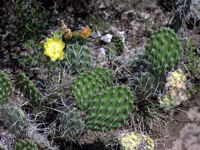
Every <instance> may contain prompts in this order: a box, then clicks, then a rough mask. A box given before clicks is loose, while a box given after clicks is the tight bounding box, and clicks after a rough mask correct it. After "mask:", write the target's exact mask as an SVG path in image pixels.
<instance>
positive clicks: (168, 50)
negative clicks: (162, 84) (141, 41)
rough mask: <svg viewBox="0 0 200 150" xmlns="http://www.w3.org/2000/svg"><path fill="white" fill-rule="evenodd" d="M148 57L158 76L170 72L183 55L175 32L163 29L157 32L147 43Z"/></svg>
mask: <svg viewBox="0 0 200 150" xmlns="http://www.w3.org/2000/svg"><path fill="white" fill-rule="evenodd" d="M145 53H146V57H147V61H148V63H149V66H150V67H151V68H152V69H153V71H154V72H155V73H156V74H160V73H163V72H166V71H170V70H171V69H172V68H173V67H174V66H176V65H177V64H178V62H179V60H180V57H181V54H182V48H181V45H180V40H179V38H178V36H177V35H176V34H175V33H174V31H173V30H171V29H169V28H166V27H163V28H160V29H158V30H156V31H155V32H154V33H153V35H152V36H151V38H150V39H149V40H148V41H147V47H146V51H145Z"/></svg>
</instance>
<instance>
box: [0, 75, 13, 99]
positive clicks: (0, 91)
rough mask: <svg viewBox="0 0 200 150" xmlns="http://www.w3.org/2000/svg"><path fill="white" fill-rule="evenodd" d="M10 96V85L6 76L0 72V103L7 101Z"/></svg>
mask: <svg viewBox="0 0 200 150" xmlns="http://www.w3.org/2000/svg"><path fill="white" fill-rule="evenodd" d="M11 94H12V83H11V82H10V79H9V78H8V76H7V75H5V74H4V73H3V72H0V103H4V102H6V101H7V100H8V97H10V96H11Z"/></svg>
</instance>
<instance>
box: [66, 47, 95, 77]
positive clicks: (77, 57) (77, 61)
mask: <svg viewBox="0 0 200 150" xmlns="http://www.w3.org/2000/svg"><path fill="white" fill-rule="evenodd" d="M66 59H67V67H66V69H67V70H68V71H69V72H71V73H74V74H76V73H80V72H82V71H84V70H89V69H90V68H92V66H93V61H92V59H91V57H90V51H89V50H88V47H87V46H86V45H83V46H82V45H80V44H72V45H70V44H69V45H68V46H67V52H66ZM64 63H66V62H64Z"/></svg>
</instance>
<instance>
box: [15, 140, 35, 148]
mask: <svg viewBox="0 0 200 150" xmlns="http://www.w3.org/2000/svg"><path fill="white" fill-rule="evenodd" d="M15 150H38V148H37V145H36V144H35V143H34V142H33V141H31V140H28V139H24V140H20V141H18V142H17V144H16V145H15Z"/></svg>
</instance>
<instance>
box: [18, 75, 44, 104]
mask: <svg viewBox="0 0 200 150" xmlns="http://www.w3.org/2000/svg"><path fill="white" fill-rule="evenodd" d="M17 81H18V82H19V83H18V85H19V86H20V89H21V91H22V92H23V93H24V94H25V97H26V98H27V99H29V100H30V103H31V104H32V105H34V106H39V105H40V104H41V98H42V95H41V94H40V93H39V90H38V89H37V88H36V86H35V85H34V84H33V82H31V81H29V79H28V78H27V77H26V75H25V74H24V73H23V72H21V71H17Z"/></svg>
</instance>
